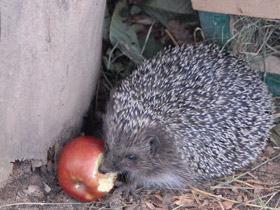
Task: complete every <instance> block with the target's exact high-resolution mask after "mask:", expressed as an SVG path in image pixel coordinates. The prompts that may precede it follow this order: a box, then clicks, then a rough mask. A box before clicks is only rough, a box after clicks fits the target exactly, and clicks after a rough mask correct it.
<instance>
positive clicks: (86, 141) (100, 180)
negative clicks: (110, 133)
mask: <svg viewBox="0 0 280 210" xmlns="http://www.w3.org/2000/svg"><path fill="white" fill-rule="evenodd" d="M103 149H104V144H103V141H102V140H100V139H98V138H94V137H89V136H81V137H79V138H76V139H74V140H73V141H71V142H70V143H68V144H67V145H66V146H65V147H64V149H63V150H62V152H61V153H60V156H59V159H58V166H57V173H58V181H59V184H60V186H61V187H62V189H63V190H64V191H65V192H66V193H67V194H69V195H70V196H72V197H74V198H77V199H79V200H81V201H93V200H96V199H98V198H100V197H102V196H104V195H106V193H108V192H109V191H110V190H111V189H112V188H113V186H114V181H115V177H116V174H113V173H108V174H105V175H104V174H101V173H99V172H98V167H99V166H100V165H101V163H102V160H103Z"/></svg>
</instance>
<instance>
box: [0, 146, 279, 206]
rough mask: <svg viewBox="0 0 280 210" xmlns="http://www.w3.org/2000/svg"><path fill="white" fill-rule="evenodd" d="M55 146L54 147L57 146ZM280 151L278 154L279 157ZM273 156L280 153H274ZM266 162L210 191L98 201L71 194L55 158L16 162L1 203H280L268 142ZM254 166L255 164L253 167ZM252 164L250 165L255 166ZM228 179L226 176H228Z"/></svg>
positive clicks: (109, 197)
mask: <svg viewBox="0 0 280 210" xmlns="http://www.w3.org/2000/svg"><path fill="white" fill-rule="evenodd" d="M52 149H53V148H52ZM277 155H278V157H277ZM273 157H274V158H275V157H276V158H275V159H273ZM262 163H264V164H263V165H262V166H260V167H258V168H257V169H254V170H252V171H243V172H241V173H245V172H248V173H245V175H244V176H243V177H239V178H238V177H237V176H238V175H240V174H237V175H235V176H233V177H229V178H228V180H233V182H232V183H230V184H225V183H224V182H223V181H224V180H220V183H223V184H224V185H220V186H219V185H216V188H215V189H214V187H212V188H210V189H209V190H207V192H206V191H200V190H198V189H191V190H190V189H185V190H182V191H181V192H177V193H174V192H173V193H171V192H159V191H156V190H155V191H152V190H151V191H147V190H141V189H140V190H139V191H138V195H140V197H141V198H142V199H141V201H140V202H139V201H135V200H133V199H131V200H130V201H128V200H125V199H123V198H122V196H121V195H120V194H114V195H112V194H109V195H107V196H105V197H103V198H101V199H99V200H98V201H96V202H92V203H82V202H80V201H78V200H76V199H74V198H71V197H69V196H68V195H67V194H65V193H64V192H63V190H62V189H61V188H60V186H59V184H58V180H57V176H56V164H55V161H54V162H53V161H52V160H49V164H48V165H46V166H42V167H38V168H36V167H32V164H31V162H29V161H23V162H18V161H17V162H15V163H14V170H13V174H12V175H11V177H10V179H9V180H8V182H7V184H6V185H5V186H4V187H3V188H2V189H0V209H9V210H14V209H32V210H33V209H34V210H37V209H38V210H39V209H40V210H41V209H50V210H57V209H69V210H71V209H75V210H78V209H126V210H132V209H143V210H146V209H147V210H153V209H166V210H171V209H172V210H176V209H178V210H180V209H188V210H189V209H202V210H206V209H217V210H219V209H221V210H222V209H237V210H239V209H240V210H241V209H262V206H264V205H266V206H269V207H270V208H263V209H277V208H278V209H279V208H280V157H279V150H276V149H273V147H272V146H271V145H270V146H267V147H266V149H265V151H264V153H263V154H262V156H261V157H260V158H259V160H258V162H257V163H255V164H253V166H259V165H260V164H262ZM253 166H252V168H253ZM252 168H251V169H252ZM228 180H227V181H228Z"/></svg>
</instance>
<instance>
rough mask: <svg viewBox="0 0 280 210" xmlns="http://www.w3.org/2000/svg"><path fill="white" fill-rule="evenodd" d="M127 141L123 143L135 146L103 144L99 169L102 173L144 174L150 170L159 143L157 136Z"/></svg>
mask: <svg viewBox="0 0 280 210" xmlns="http://www.w3.org/2000/svg"><path fill="white" fill-rule="evenodd" d="M136 138H137V137H134V139H133V140H131V139H129V140H126V141H123V142H132V141H133V142H135V144H119V145H118V146H115V145H114V146H112V145H110V144H108V143H107V142H106V143H105V151H104V161H103V163H102V165H101V167H100V168H99V171H100V172H102V173H107V172H117V173H127V174H133V175H136V174H140V173H146V172H145V171H148V170H150V169H151V168H153V167H152V164H153V160H155V159H156V158H157V154H158V153H157V151H158V149H159V148H160V143H159V140H158V138H157V136H154V135H148V136H145V137H144V138H141V139H136Z"/></svg>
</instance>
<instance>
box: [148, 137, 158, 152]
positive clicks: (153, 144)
mask: <svg viewBox="0 0 280 210" xmlns="http://www.w3.org/2000/svg"><path fill="white" fill-rule="evenodd" d="M147 141H148V142H149V145H150V151H151V154H152V155H156V154H157V153H158V150H159V148H160V141H159V139H158V137H157V136H149V137H148V138H147Z"/></svg>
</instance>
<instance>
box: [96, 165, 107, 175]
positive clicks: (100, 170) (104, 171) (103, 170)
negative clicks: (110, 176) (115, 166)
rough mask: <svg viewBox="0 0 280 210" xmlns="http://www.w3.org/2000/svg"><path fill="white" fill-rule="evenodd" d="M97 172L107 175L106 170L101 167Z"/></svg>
mask: <svg viewBox="0 0 280 210" xmlns="http://www.w3.org/2000/svg"><path fill="white" fill-rule="evenodd" d="M98 171H99V172H100V173H102V174H106V173H108V170H106V168H105V167H104V166H103V165H101V166H100V167H99V169H98Z"/></svg>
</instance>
